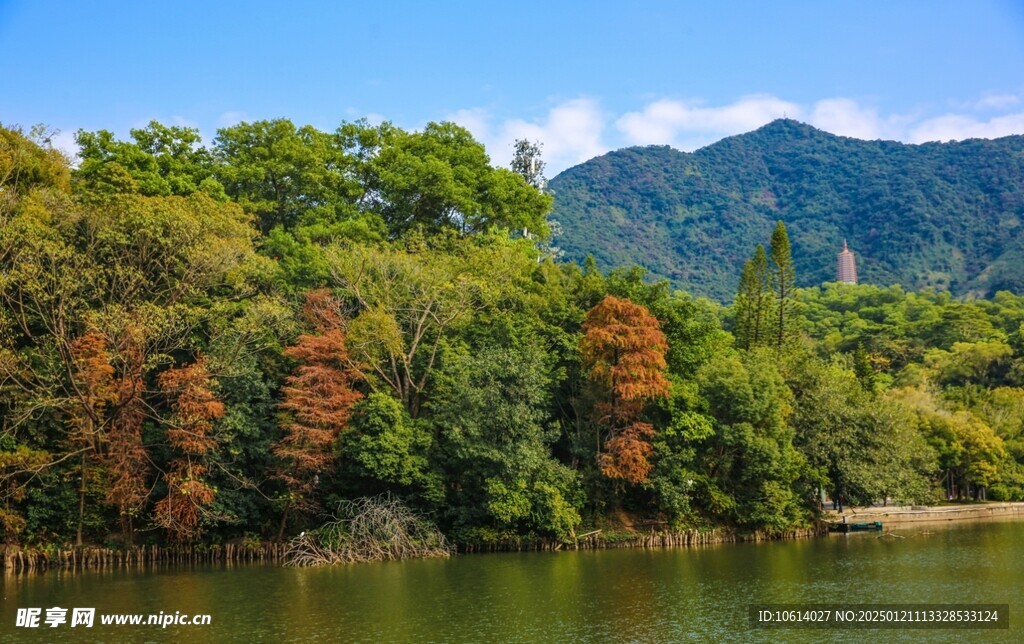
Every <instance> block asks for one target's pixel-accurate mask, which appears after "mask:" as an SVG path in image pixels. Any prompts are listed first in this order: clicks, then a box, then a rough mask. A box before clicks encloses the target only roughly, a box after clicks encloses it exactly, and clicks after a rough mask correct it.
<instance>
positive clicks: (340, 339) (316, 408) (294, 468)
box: [273, 291, 362, 508]
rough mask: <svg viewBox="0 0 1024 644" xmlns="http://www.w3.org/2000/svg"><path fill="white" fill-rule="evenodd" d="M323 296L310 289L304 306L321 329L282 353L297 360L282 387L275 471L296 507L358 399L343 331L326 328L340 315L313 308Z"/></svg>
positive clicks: (304, 502) (312, 484) (326, 459)
mask: <svg viewBox="0 0 1024 644" xmlns="http://www.w3.org/2000/svg"><path fill="white" fill-rule="evenodd" d="M322 296H323V292H319V291H314V292H313V293H311V294H310V295H309V297H308V298H307V308H310V307H313V310H319V311H321V313H320V314H318V315H316V316H314V325H315V326H317V324H316V321H317V320H319V322H320V325H319V330H320V333H319V334H318V335H301V336H299V341H298V344H296V345H295V346H293V347H289V348H288V349H286V350H285V352H284V354H285V355H286V356H288V357H289V358H292V359H293V360H295V361H297V362H298V363H299V364H298V367H297V368H296V369H295V371H294V373H293V374H292V375H291V376H289V377H288V379H287V380H286V381H285V387H284V388H283V389H282V392H283V394H284V400H283V401H282V402H281V409H282V410H284V411H285V412H287V413H286V416H285V418H286V421H285V423H284V424H283V429H284V437H283V438H282V439H281V440H280V441H279V442H278V443H277V444H275V445H274V448H273V450H274V454H275V455H277V456H278V457H279V458H281V459H282V460H283V461H284V462H285V464H286V466H285V467H284V468H283V469H282V470H281V472H280V474H279V475H280V477H281V478H282V479H283V480H284V482H285V485H286V486H287V487H288V490H289V492H290V494H291V498H292V501H293V503H294V504H296V505H298V506H299V507H300V508H301V507H303V506H304V505H307V503H308V501H309V497H311V496H312V492H313V489H314V487H315V486H316V481H317V477H318V476H319V473H320V472H323V471H325V470H326V469H327V468H328V466H329V465H330V463H331V460H332V459H333V458H334V456H333V451H332V447H333V444H334V441H335V440H336V439H337V437H338V434H339V433H340V432H341V431H342V430H343V429H344V428H345V427H346V426H347V425H348V421H349V417H350V415H351V412H352V405H353V404H355V403H356V402H357V401H358V400H359V399H360V398H362V394H361V393H360V392H358V391H356V390H355V389H354V387H353V385H354V382H355V380H356V374H355V373H354V372H353V371H352V370H351V368H350V367H349V366H348V365H349V359H348V352H347V350H346V348H345V334H344V332H342V330H341V329H340V328H338V327H337V326H334V327H333V328H329V325H331V324H340V318H332V317H331V316H330V315H329V314H324V313H323V311H325V310H327V309H329V308H332V307H321V308H317V306H318V304H319V303H322V302H323V299H321V298H322ZM335 310H336V309H335Z"/></svg>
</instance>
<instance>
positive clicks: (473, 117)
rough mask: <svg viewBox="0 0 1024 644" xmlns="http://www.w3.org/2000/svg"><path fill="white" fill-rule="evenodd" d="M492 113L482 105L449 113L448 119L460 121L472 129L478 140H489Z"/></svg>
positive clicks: (463, 125)
mask: <svg viewBox="0 0 1024 644" xmlns="http://www.w3.org/2000/svg"><path fill="white" fill-rule="evenodd" d="M490 119H491V117H490V114H488V113H487V110H485V109H483V108H482V107H474V108H472V109H467V110H458V111H457V112H453V113H452V114H449V115H448V117H447V119H446V120H449V121H452V122H453V123H458V124H459V125H461V126H462V127H464V128H466V129H467V130H469V131H470V133H471V134H472V135H473V138H475V139H476V140H477V141H487V140H488V139H489V138H490V134H491V123H490Z"/></svg>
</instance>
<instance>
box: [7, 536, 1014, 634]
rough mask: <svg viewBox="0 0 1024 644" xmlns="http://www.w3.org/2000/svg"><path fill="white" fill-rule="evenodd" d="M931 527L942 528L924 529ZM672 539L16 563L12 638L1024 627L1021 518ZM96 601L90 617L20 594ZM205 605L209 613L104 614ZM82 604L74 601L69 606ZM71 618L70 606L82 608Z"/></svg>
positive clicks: (84, 603) (10, 597) (10, 598)
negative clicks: (888, 529) (809, 616)
mask: <svg viewBox="0 0 1024 644" xmlns="http://www.w3.org/2000/svg"><path fill="white" fill-rule="evenodd" d="M923 530H930V531H932V534H922V531H923ZM898 534H901V535H903V536H904V537H905V538H902V539H880V538H877V536H876V535H875V534H854V535H849V536H840V535H832V536H829V537H825V538H819V539H806V540H797V541H785V542H771V543H757V544H752V543H751V544H728V545H721V546H711V547H703V548H680V549H665V550H636V549H631V550H604V551H596V552H560V553H511V554H494V555H464V556H458V557H455V558H452V559H450V560H431V561H410V562H389V563H382V564H368V565H357V566H342V567H334V568H319V569H305V570H296V569H290V568H279V567H271V566H233V567H232V566H195V567H185V568H182V567H160V568H156V569H152V570H124V569H122V570H111V571H104V572H90V573H85V574H82V573H78V574H70V573H66V572H60V571H56V572H48V573H45V574H31V575H6V576H5V577H4V578H3V604H2V611H0V619H2V623H0V639H2V640H4V641H39V642H51V641H103V642H144V641H156V642H163V641H174V642H221V641H223V642H231V641H238V642H282V641H313V642H338V641H344V642H347V641H362V642H382V641H399V642H420V641H460V642H461V641H467V642H470V641H471V642H504V641H524V642H579V641H602V642H603V641H609V642H619V641H641V642H649V641H657V642H669V641H714V640H721V641H807V642H821V641H836V640H838V641H851V642H852V641H865V640H870V641H874V640H876V639H882V640H895V641H949V642H953V641H964V640H967V641H1024V522H1012V521H1007V522H991V523H964V524H942V525H938V526H936V525H929V526H927V528H923V527H914V528H905V529H900V530H898ZM797 602H801V603H840V602H842V603H849V604H863V603H910V602H912V603H920V602H930V603H989V604H1009V605H1010V630H1008V631H1007V630H998V631H992V630H989V631H984V630H973V631H970V630H967V631H964V630H961V631H953V630H928V631H924V630H919V631H907V630H874V631H845V632H843V631H836V630H802V629H801V630H797V629H787V630H764V629H759V630H755V629H752V628H751V627H750V624H749V617H748V611H749V607H750V606H751V605H752V604H755V603H797ZM54 606H59V607H63V608H73V607H93V608H96V610H97V617H96V624H95V625H94V626H93V627H92V628H91V629H87V628H84V627H82V626H78V627H75V628H71V627H70V626H69V624H63V625H60V626H58V627H56V628H50V627H48V626H46V625H45V624H44V625H41V626H40V627H39V628H35V629H28V628H17V627H16V626H15V621H16V613H17V609H18V608H26V607H38V608H42V609H44V611H43V614H44V617H45V609H46V608H50V607H54ZM160 611H163V612H164V613H172V614H173V613H175V612H176V611H180V612H181V613H188V614H195V613H207V614H210V615H211V622H212V623H211V624H210V625H209V626H169V627H167V628H166V629H161V628H160V627H159V626H137V627H130V626H102V625H100V624H99V620H100V617H99V616H100V615H101V614H110V613H144V614H151V613H159V612H160ZM69 618H70V612H69ZM69 621H70V619H69Z"/></svg>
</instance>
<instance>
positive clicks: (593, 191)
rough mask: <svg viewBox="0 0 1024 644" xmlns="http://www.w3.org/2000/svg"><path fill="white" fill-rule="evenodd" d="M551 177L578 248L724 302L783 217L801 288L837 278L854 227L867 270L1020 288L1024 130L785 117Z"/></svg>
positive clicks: (916, 284) (948, 284) (914, 282)
mask: <svg viewBox="0 0 1024 644" xmlns="http://www.w3.org/2000/svg"><path fill="white" fill-rule="evenodd" d="M551 189H552V192H553V194H554V197H555V205H554V213H553V215H552V218H553V219H556V220H557V221H558V222H560V224H561V227H562V234H561V235H560V236H559V237H557V239H556V240H555V241H556V243H557V244H558V245H559V246H560V247H561V248H562V249H563V250H565V251H566V256H567V258H568V259H573V260H582V259H583V258H585V257H586V256H587V255H588V254H591V255H593V256H594V258H595V259H596V260H597V263H598V265H599V266H600V267H602V268H608V267H613V266H619V265H624V264H632V263H638V264H640V265H642V266H644V267H645V268H647V269H648V270H649V271H650V272H651V273H652V274H653V275H654V276H657V277H665V278H668V279H670V280H671V281H672V282H673V283H674V285H675V286H677V287H680V288H684V289H685V290H687V291H689V292H691V293H694V294H700V295H707V296H710V297H713V298H715V299H718V300H720V301H731V300H732V296H733V294H734V293H735V291H736V285H737V283H738V281H739V277H740V268H741V265H742V263H743V260H744V259H746V258H747V257H748V256H749V254H750V249H751V248H753V247H754V246H755V245H756V244H758V243H765V242H766V241H767V239H768V236H769V235H770V233H771V231H772V227H773V226H774V225H775V223H776V221H778V220H783V221H784V222H785V223H786V226H787V228H788V229H789V233H790V237H791V240H792V244H793V257H794V260H795V264H796V274H797V275H798V276H799V285H800V286H811V285H816V284H820V283H822V282H825V281H830V280H834V279H835V270H836V253H837V252H838V251H839V250H841V249H842V244H843V239H848V240H849V244H850V248H851V249H852V250H853V251H854V252H855V253H856V254H857V263H858V266H857V267H858V272H859V274H860V278H861V281H862V282H867V283H873V284H879V285H889V284H897V283H898V284H901V285H903V286H904V287H906V288H912V289H920V288H935V289H937V290H948V291H951V292H952V293H953V294H954V295H965V294H970V295H991V294H993V293H995V292H996V291H998V290H1003V289H1007V290H1012V291H1015V292H1019V291H1020V290H1021V289H1022V288H1024V232H1022V231H1024V226H1022V223H1024V136H1009V137H1005V138H1001V139H996V140H980V139H977V140H969V141H963V142H958V143H954V142H951V143H926V144H923V145H905V144H902V143H897V142H893V141H862V140H858V139H852V138H847V137H840V136H834V135H832V134H829V133H827V132H822V131H821V130H817V129H815V128H813V127H811V126H809V125H804V124H802V123H798V122H796V121H793V120H778V121H775V122H773V123H770V124H769V125H766V126H764V127H762V128H761V129H759V130H756V131H754V132H750V133H747V134H742V135H739V136H733V137H730V138H727V139H723V140H722V141H719V142H718V143H715V144H713V145H710V146H708V147H706V148H702V149H700V150H697V151H696V152H694V153H692V154H687V153H684V152H679V151H677V150H674V149H672V148H669V147H667V146H650V147H642V148H640V147H638V148H628V149H624V150H618V151H616V152H611V153H609V154H606V155H604V156H601V157H598V158H595V159H591V160H590V161H587V162H586V163H583V164H581V165H579V166H576V167H573V168H570V169H569V170H566V171H564V172H562V173H561V174H559V175H558V176H557V177H555V178H554V179H552V181H551Z"/></svg>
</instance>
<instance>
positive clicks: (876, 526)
mask: <svg viewBox="0 0 1024 644" xmlns="http://www.w3.org/2000/svg"><path fill="white" fill-rule="evenodd" d="M828 530H829V532H842V533H849V532H881V530H882V522H881V521H862V522H858V523H846V522H843V523H830V524H829V526H828Z"/></svg>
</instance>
